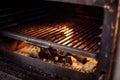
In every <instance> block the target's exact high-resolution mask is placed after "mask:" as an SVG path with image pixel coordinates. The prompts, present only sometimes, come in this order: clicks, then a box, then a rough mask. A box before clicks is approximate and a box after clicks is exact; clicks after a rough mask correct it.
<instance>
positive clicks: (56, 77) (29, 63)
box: [0, 50, 96, 80]
mask: <svg viewBox="0 0 120 80" xmlns="http://www.w3.org/2000/svg"><path fill="white" fill-rule="evenodd" d="M0 53H1V54H0V56H1V57H3V58H4V60H7V61H8V63H10V64H11V65H12V66H13V68H15V69H16V70H18V72H21V73H24V74H26V75H28V76H29V78H32V79H33V80H73V79H74V80H88V79H89V80H96V77H95V74H85V73H82V72H77V71H74V70H71V69H67V68H63V67H60V66H57V65H54V64H50V63H47V62H42V61H40V60H38V59H35V58H31V57H25V56H22V55H18V54H14V53H11V52H6V51H2V50H0ZM18 67H19V68H18Z"/></svg>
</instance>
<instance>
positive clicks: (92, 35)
mask: <svg viewBox="0 0 120 80" xmlns="http://www.w3.org/2000/svg"><path fill="white" fill-rule="evenodd" d="M63 2H65V3H63ZM106 3H107V1H106V2H102V1H96V2H94V1H90V2H89V1H87V0H86V1H82V0H81V1H80V2H78V3H76V1H73V2H72V1H70V3H67V1H61V2H54V0H53V1H52V0H50V1H42V2H40V4H41V5H39V6H38V5H37V6H35V5H36V4H37V3H33V4H34V6H35V7H32V8H24V9H22V8H18V9H14V8H8V9H1V10H0V25H1V27H0V36H1V40H0V41H1V43H2V44H1V45H0V48H1V46H4V45H5V46H6V44H7V42H10V41H11V39H12V40H13V39H15V40H20V41H22V42H25V43H26V44H29V45H33V46H38V47H40V49H41V53H48V54H49V55H54V57H55V60H56V59H57V57H56V54H55V51H58V53H59V51H60V52H63V54H62V55H58V58H59V57H60V58H61V59H64V58H65V59H66V56H65V55H67V60H66V62H70V59H72V58H69V57H68V56H71V55H72V56H75V57H76V56H77V57H76V59H79V58H81V57H85V59H88V61H89V59H93V60H97V61H98V64H97V66H96V70H95V71H94V72H93V73H85V72H84V71H79V70H74V69H71V67H69V66H67V67H66V66H63V65H62V66H59V65H56V64H58V63H57V62H54V63H56V64H53V62H50V61H48V62H47V61H46V60H45V59H44V58H42V59H38V57H37V59H35V58H31V57H26V56H22V55H18V54H16V53H15V52H14V50H13V51H11V50H10V51H9V49H8V50H7V49H6V50H7V51H4V49H3V48H1V50H0V52H1V54H0V60H1V62H0V65H1V67H0V69H1V70H2V71H1V72H0V74H3V76H6V75H8V77H9V78H14V79H18V78H20V79H25V80H26V79H29V80H34V79H38V80H39V79H43V80H73V79H75V80H88V79H89V80H93V79H94V80H98V78H101V77H102V78H103V75H104V74H105V73H106V72H107V69H108V68H109V66H108V65H109V62H110V57H111V54H112V53H111V51H110V50H111V49H112V47H113V45H112V43H113V41H114V36H112V35H113V34H114V32H115V29H113V25H114V24H115V23H116V12H117V10H116V8H117V1H113V2H111V3H114V7H113V6H111V5H110V4H109V5H106ZM108 3H110V2H109V1H108ZM108 6H110V7H113V8H114V11H113V12H112V10H113V9H112V8H111V9H109V8H108ZM98 10H99V11H98ZM91 11H92V12H91ZM111 14H113V15H112V16H111ZM112 23H113V24H112ZM7 40H8V41H7ZM6 41H7V42H6ZM105 46H106V47H105ZM9 47H10V46H8V48H9ZM48 54H47V55H48ZM63 55H64V56H63ZM39 56H40V55H39ZM78 56H79V57H78ZM80 56H81V57H80ZM32 57H33V56H32ZM40 58H41V56H40ZM52 59H53V57H52ZM44 60H45V61H44ZM15 61H16V62H15ZM73 61H74V59H73ZM51 63H52V64H51ZM83 64H84V65H86V64H85V63H84V62H83ZM6 65H7V66H9V68H7V67H5V66H6ZM60 65H61V64H60ZM15 66H16V68H15V69H14V67H15ZM9 71H10V72H11V73H9ZM63 72H64V74H63ZM24 73H25V74H24ZM17 74H19V75H17ZM71 75H72V76H71ZM6 79H7V78H6Z"/></svg>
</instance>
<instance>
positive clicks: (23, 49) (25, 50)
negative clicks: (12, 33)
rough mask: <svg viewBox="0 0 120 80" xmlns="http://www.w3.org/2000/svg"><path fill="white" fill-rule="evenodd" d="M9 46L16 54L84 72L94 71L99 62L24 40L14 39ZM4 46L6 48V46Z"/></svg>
mask: <svg viewBox="0 0 120 80" xmlns="http://www.w3.org/2000/svg"><path fill="white" fill-rule="evenodd" d="M8 46H9V50H11V51H13V52H14V53H16V54H20V55H23V56H27V57H33V58H36V59H40V60H42V61H44V62H47V63H50V64H56V65H59V66H61V67H64V68H68V69H72V70H76V71H80V72H84V73H93V72H94V71H95V70H96V65H97V63H98V61H97V60H96V59H92V58H88V57H84V56H78V55H75V54H72V53H65V52H62V51H60V50H56V49H52V48H42V47H38V46H34V45H30V44H27V43H25V42H22V41H13V42H12V43H10V44H8V45H7V47H8ZM4 48H6V46H5V47H4ZM6 49H7V48H6Z"/></svg>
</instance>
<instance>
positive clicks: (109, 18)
mask: <svg viewBox="0 0 120 80" xmlns="http://www.w3.org/2000/svg"><path fill="white" fill-rule="evenodd" d="M82 1H83V0H81V1H80V2H81V3H82ZM86 2H87V0H86ZM112 3H113V4H114V5H113V4H112ZM117 3H118V1H113V2H109V1H104V2H97V3H93V4H89V3H88V4H87V3H86V4H87V5H97V6H98V5H101V6H102V7H104V13H105V15H104V24H103V32H102V35H103V37H102V41H101V43H102V44H101V46H102V47H101V49H100V53H101V54H100V55H99V56H98V60H99V64H98V67H97V72H96V73H97V74H98V75H97V77H99V75H100V72H101V71H103V72H107V71H108V69H109V63H110V61H111V60H110V59H111V54H112V53H114V52H112V51H111V50H112V48H113V46H115V45H114V44H113V41H114V40H115V39H116V38H117V37H114V34H115V31H116V28H115V29H113V27H114V26H116V24H117V23H116V21H117V19H116V15H117V6H118V5H117ZM82 4H84V3H82ZM106 4H108V6H110V7H111V8H112V9H113V10H114V11H113V12H110V10H109V9H108V8H107V7H105V6H106ZM109 23H113V24H109ZM108 24H109V25H108ZM111 34H112V35H111ZM106 41H108V42H106ZM105 46H106V48H105ZM106 55H107V57H106Z"/></svg>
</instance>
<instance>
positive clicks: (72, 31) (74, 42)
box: [0, 19, 102, 58]
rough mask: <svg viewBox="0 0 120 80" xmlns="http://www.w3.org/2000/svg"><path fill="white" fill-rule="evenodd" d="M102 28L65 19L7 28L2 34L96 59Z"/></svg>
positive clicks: (94, 22) (94, 24) (89, 22)
mask: <svg viewBox="0 0 120 80" xmlns="http://www.w3.org/2000/svg"><path fill="white" fill-rule="evenodd" d="M86 23H87V24H86ZM100 26H101V23H100V22H98V21H90V20H79V21H77V20H72V21H71V20H67V19H66V20H65V19H64V20H58V21H52V22H51V21H50V23H49V22H47V23H43V24H40V23H32V24H28V25H23V26H16V27H12V28H11V27H10V28H5V29H2V30H1V31H0V33H1V35H4V36H8V37H12V38H15V39H19V40H22V41H26V42H27V43H30V44H33V45H38V46H42V47H46V48H49V47H53V48H55V49H60V50H62V51H65V52H68V53H74V54H77V55H82V56H88V57H92V58H96V57H97V52H96V51H98V49H99V47H100V39H101V38H100V37H99V35H100V34H101V31H102V30H101V29H100Z"/></svg>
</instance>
